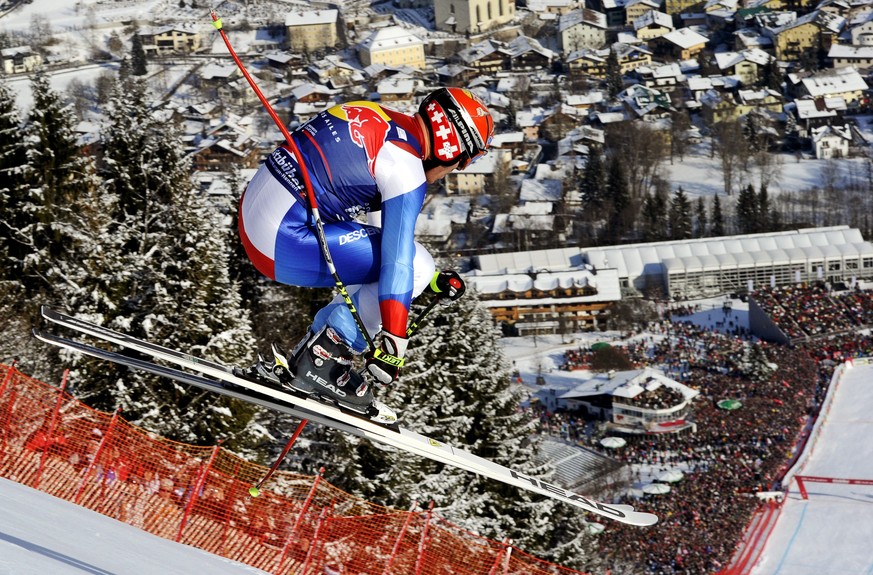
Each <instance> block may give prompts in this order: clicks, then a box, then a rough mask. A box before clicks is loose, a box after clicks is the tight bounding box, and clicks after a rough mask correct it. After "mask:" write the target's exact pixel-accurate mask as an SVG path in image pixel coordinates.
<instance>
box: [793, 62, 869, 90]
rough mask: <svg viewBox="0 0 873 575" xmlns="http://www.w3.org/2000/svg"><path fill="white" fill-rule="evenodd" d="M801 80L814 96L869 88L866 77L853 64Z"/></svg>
mask: <svg viewBox="0 0 873 575" xmlns="http://www.w3.org/2000/svg"><path fill="white" fill-rule="evenodd" d="M800 82H801V83H802V84H803V87H804V88H805V89H806V92H807V93H808V94H809V95H810V96H812V97H817V96H833V95H836V94H845V93H846V92H855V91H858V90H861V91H863V90H866V89H867V82H865V81H864V77H863V76H861V74H859V73H858V71H857V70H856V69H855V68H853V67H851V66H849V67H846V68H835V69H833V70H828V71H827V73H826V74H817V75H815V76H811V77H809V78H804V79H802V80H801V81H800Z"/></svg>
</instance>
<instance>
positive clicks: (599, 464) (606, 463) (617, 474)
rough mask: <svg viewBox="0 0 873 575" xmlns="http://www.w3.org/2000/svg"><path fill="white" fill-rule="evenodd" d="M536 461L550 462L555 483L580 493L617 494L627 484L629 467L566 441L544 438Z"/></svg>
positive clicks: (628, 483) (628, 482) (628, 481)
mask: <svg viewBox="0 0 873 575" xmlns="http://www.w3.org/2000/svg"><path fill="white" fill-rule="evenodd" d="M537 463H548V464H550V465H551V466H552V467H554V468H555V482H556V483H558V485H563V486H564V487H566V488H567V489H570V490H571V491H577V492H579V493H588V494H591V495H595V496H596V495H600V494H601V493H616V492H618V491H621V490H622V489H621V487H622V486H624V487H625V488H627V487H628V486H629V485H630V468H629V467H628V466H626V465H622V464H621V463H619V462H617V461H615V460H614V459H611V458H609V457H606V456H605V455H601V454H599V453H597V452H596V451H592V450H591V449H586V448H584V447H580V446H578V445H575V444H573V443H570V442H567V441H559V440H557V439H554V438H548V439H545V440H543V442H542V444H541V445H540V450H539V452H538V453H537Z"/></svg>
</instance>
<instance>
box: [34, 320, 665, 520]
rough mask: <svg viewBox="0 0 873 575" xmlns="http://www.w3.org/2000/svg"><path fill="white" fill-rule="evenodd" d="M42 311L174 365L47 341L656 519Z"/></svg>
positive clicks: (536, 489)
mask: <svg viewBox="0 0 873 575" xmlns="http://www.w3.org/2000/svg"><path fill="white" fill-rule="evenodd" d="M41 312H42V316H43V317H44V318H45V319H46V320H48V321H50V322H52V323H54V324H57V325H59V326H61V327H64V328H68V329H71V330H73V331H76V332H78V333H79V334H82V335H85V336H89V337H93V338H96V339H98V340H101V341H103V342H105V343H112V344H115V345H118V346H121V347H123V348H126V349H128V350H131V351H135V352H137V353H139V354H143V355H146V356H149V357H151V358H153V359H155V360H160V361H162V362H168V363H170V364H173V365H174V366H175V367H170V366H167V365H164V364H163V363H156V362H154V361H148V360H144V359H138V358H135V357H130V356H127V355H124V354H122V353H119V352H114V351H109V350H106V349H102V348H99V347H96V346H94V345H90V344H87V343H83V342H80V341H76V340H73V339H70V338H66V337H62V336H59V335H56V334H53V333H48V332H46V331H41V330H36V329H35V330H34V335H35V336H36V337H37V338H38V339H40V340H42V341H44V342H46V343H49V344H52V345H56V346H59V347H63V348H66V349H70V350H73V351H76V352H79V353H84V354H86V355H90V356H93V357H97V358H99V359H103V360H107V361H112V362H115V363H118V364H121V365H125V366H127V367H130V368H133V369H138V370H142V371H146V372H149V373H153V374H156V375H159V376H162V377H167V378H170V379H173V380H175V381H178V382H181V383H184V384H187V385H193V386H195V387H198V388H201V389H205V390H207V391H211V392H214V393H219V394H222V395H225V396H228V397H232V398H235V399H240V400H243V401H248V402H251V403H254V404H256V405H260V406H262V407H266V408H269V409H275V410H277V411H280V412H283V413H287V414H289V415H291V416H293V417H296V418H299V419H307V420H310V421H314V422H316V423H320V424H322V425H326V426H328V427H331V428H334V429H337V430H339V431H343V432H345V433H349V434H351V435H355V436H358V437H361V438H364V439H368V440H371V441H376V442H378V443H381V444H384V445H388V446H391V447H395V448H397V449H401V450H404V451H406V452H408V453H412V454H414V455H418V456H420V457H426V458H428V459H432V460H433V461H437V462H440V463H444V464H446V465H451V466H453V467H456V468H458V469H463V470H465V471H468V472H471V473H476V474H478V475H482V476H484V477H488V478H490V479H494V480H497V481H501V482H503V483H506V484H509V485H514V486H516V487H518V488H521V489H525V490H527V491H531V492H533V493H537V494H539V495H543V496H546V497H550V498H552V499H556V500H558V501H562V502H564V503H567V504H569V505H573V506H575V507H578V508H580V509H583V510H585V511H590V512H592V513H596V514H598V515H602V516H605V517H609V518H611V519H614V520H616V521H620V522H622V523H628V524H631V525H639V526H646V525H652V524H654V523H656V522H657V520H658V518H657V517H656V516H655V515H653V514H651V513H645V512H641V511H635V510H634V509H633V507H631V506H630V505H610V504H607V503H603V502H600V501H596V500H594V499H591V498H589V497H584V496H582V495H578V494H576V493H573V492H572V491H568V490H566V489H564V488H562V487H559V486H557V485H552V484H550V483H547V482H545V481H541V480H539V479H537V478H535V477H531V476H529V475H527V474H525V473H522V472H520V471H516V470H514V469H511V468H509V467H505V466H502V465H499V464H497V463H494V462H493V461H489V460H487V459H484V458H482V457H479V456H477V455H474V454H472V453H470V452H468V451H465V450H463V449H459V448H456V447H454V446H452V445H449V444H447V443H444V442H442V441H438V440H436V439H432V438H430V437H426V436H424V435H421V434H419V433H416V432H414V431H411V430H408V429H405V428H403V427H401V426H399V425H397V424H392V425H390V426H389V425H380V424H377V423H375V422H373V421H370V420H369V419H365V418H364V417H362V416H361V415H360V414H353V413H350V412H346V411H344V410H342V409H340V408H338V407H336V406H334V405H329V404H326V403H321V402H319V401H316V400H314V399H311V398H308V397H301V396H298V395H295V394H292V393H287V392H283V391H280V390H277V389H273V388H272V387H268V386H265V385H261V384H258V383H256V382H253V381H250V380H248V379H245V378H242V377H239V376H237V375H235V374H234V366H229V365H225V364H222V363H219V362H216V361H211V360H207V359H203V358H199V357H196V356H192V355H189V354H187V353H184V352H181V351H177V350H174V349H170V348H167V347H164V346H160V345H156V344H153V343H150V342H147V341H144V340H141V339H137V338H135V337H131V336H129V335H126V334H123V333H120V332H117V331H113V330H111V329H107V328H105V327H102V326H99V325H96V324H94V323H91V322H87V321H84V320H82V319H78V318H75V317H72V316H69V315H66V314H64V313H61V312H58V311H55V310H53V309H50V308H48V307H46V306H43V307H42V309H41Z"/></svg>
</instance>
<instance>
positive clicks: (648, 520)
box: [632, 511, 658, 527]
mask: <svg viewBox="0 0 873 575" xmlns="http://www.w3.org/2000/svg"><path fill="white" fill-rule="evenodd" d="M634 519H635V521H634V522H633V523H632V524H633V525H636V526H638V527H649V526H650V525H654V524H655V523H657V522H658V516H657V515H655V514H654V513H644V512H641V511H636V512H634Z"/></svg>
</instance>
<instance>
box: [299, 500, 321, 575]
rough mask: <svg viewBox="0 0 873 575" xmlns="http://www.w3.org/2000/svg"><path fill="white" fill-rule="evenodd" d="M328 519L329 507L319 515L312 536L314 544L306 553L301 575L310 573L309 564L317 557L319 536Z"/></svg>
mask: <svg viewBox="0 0 873 575" xmlns="http://www.w3.org/2000/svg"><path fill="white" fill-rule="evenodd" d="M326 519H327V507H324V508H323V509H322V510H321V513H320V514H319V515H318V524H317V525H316V526H315V533H313V534H312V542H311V543H310V544H309V550H308V551H306V559H305V560H304V561H303V569H301V570H300V575H306V572H307V571H309V564H310V563H311V562H312V557H313V555H315V548H316V547H318V536H319V534H320V533H321V526H322V525H324V522H325V520H326Z"/></svg>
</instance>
